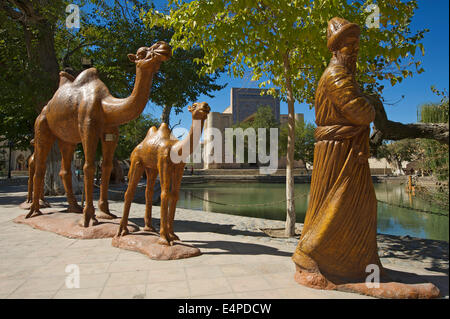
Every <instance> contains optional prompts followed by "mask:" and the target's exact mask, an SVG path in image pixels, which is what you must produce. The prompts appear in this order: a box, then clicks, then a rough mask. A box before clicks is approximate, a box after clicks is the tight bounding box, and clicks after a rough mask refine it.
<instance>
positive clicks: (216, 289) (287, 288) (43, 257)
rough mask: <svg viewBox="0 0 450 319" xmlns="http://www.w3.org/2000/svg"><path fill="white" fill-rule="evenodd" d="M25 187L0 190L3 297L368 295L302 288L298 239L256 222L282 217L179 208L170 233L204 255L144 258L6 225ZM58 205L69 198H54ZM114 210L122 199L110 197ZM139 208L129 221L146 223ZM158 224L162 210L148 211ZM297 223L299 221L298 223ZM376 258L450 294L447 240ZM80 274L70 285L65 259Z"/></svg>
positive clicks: (388, 248)
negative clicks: (274, 234) (275, 234)
mask: <svg viewBox="0 0 450 319" xmlns="http://www.w3.org/2000/svg"><path fill="white" fill-rule="evenodd" d="M25 190H26V186H25V185H15V186H5V185H2V186H0V298H256V299H264V298H369V297H366V296H361V295H357V294H350V293H344V292H337V291H323V290H315V289H310V288H306V287H303V286H301V285H298V284H297V283H296V282H295V281H294V279H293V275H294V270H295V267H294V264H293V262H292V261H291V258H290V257H291V255H292V252H293V251H294V249H295V247H296V244H297V240H298V239H296V238H291V239H273V238H269V237H267V236H266V235H265V234H264V233H262V232H261V231H260V230H259V228H264V227H283V224H284V223H283V222H279V221H268V220H264V219H258V218H248V217H239V216H232V215H225V214H216V213H207V212H203V211H193V210H187V209H177V215H176V221H175V225H174V228H175V231H176V233H177V234H178V235H179V237H180V238H181V239H182V240H183V241H185V242H188V243H191V244H194V245H195V246H197V247H199V248H200V249H201V250H202V252H203V254H202V255H201V256H199V257H194V258H190V259H184V260H174V261H156V260H150V259H149V258H147V257H146V256H144V255H141V254H139V253H137V252H131V251H125V250H121V249H118V248H115V247H112V246H111V239H94V240H78V239H69V238H65V237H62V236H59V235H56V234H53V233H50V232H45V231H40V230H35V229H33V228H31V227H29V226H27V225H22V224H16V223H13V222H12V219H14V218H15V217H16V216H18V215H20V214H23V213H24V212H25V211H23V210H20V209H19V208H18V207H17V206H18V205H19V204H20V203H21V202H22V201H23V200H24V199H25V195H26V193H25ZM50 202H51V203H52V204H53V205H54V206H53V207H54V208H57V207H61V208H63V207H65V205H66V202H65V197H63V196H61V197H54V198H50ZM110 206H111V208H112V210H113V211H115V212H116V213H117V214H118V215H121V214H122V203H121V202H111V203H110ZM143 214H144V205H142V204H133V205H132V207H131V212H130V220H131V221H133V222H135V223H136V224H138V225H140V226H143ZM153 216H154V219H153V221H154V225H155V226H157V227H158V226H159V207H158V206H155V207H154V213H153ZM299 226H301V225H300V224H299ZM379 242H380V256H381V257H382V262H383V264H384V265H386V266H388V267H389V268H391V269H395V270H399V271H407V272H411V273H415V274H420V275H423V276H424V277H425V278H426V279H427V280H429V281H432V282H433V283H435V284H436V285H438V287H439V288H440V290H441V292H442V294H443V295H444V296H447V298H448V244H447V243H443V242H435V241H427V240H418V239H411V238H403V239H399V238H398V237H394V236H384V235H383V236H380V237H379ZM70 264H75V265H77V266H78V267H79V270H80V288H72V289H69V288H67V287H66V284H65V281H66V278H67V276H68V275H69V274H68V273H66V272H65V270H66V267H67V265H70Z"/></svg>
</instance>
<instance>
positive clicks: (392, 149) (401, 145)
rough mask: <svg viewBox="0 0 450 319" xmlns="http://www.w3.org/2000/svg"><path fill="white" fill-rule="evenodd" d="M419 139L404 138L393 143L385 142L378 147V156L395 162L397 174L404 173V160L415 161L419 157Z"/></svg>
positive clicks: (392, 162)
mask: <svg viewBox="0 0 450 319" xmlns="http://www.w3.org/2000/svg"><path fill="white" fill-rule="evenodd" d="M419 154H420V153H419V145H418V141H417V140H414V139H404V140H400V141H395V142H392V143H383V145H381V146H380V147H379V148H378V153H377V158H386V160H387V161H388V162H389V163H391V164H394V166H395V174H397V175H404V172H403V170H402V162H404V161H408V162H410V161H413V160H416V159H418V158H419V156H420V155H419Z"/></svg>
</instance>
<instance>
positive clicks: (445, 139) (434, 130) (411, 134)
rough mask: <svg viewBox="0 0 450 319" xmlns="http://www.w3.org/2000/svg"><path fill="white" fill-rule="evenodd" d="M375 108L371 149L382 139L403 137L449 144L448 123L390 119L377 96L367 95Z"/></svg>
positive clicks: (396, 139) (400, 138)
mask: <svg viewBox="0 0 450 319" xmlns="http://www.w3.org/2000/svg"><path fill="white" fill-rule="evenodd" d="M368 98H369V99H370V100H371V102H372V105H373V106H374V108H375V120H374V122H373V124H374V129H373V131H372V134H371V136H370V145H371V148H372V150H376V148H377V147H378V146H380V145H381V143H382V142H383V140H394V141H398V140H402V139H405V138H427V139H433V140H436V141H438V142H440V143H442V144H447V145H448V144H449V135H448V129H449V127H448V123H410V124H403V123H400V122H394V121H390V120H388V118H387V115H386V111H385V109H384V106H383V103H382V102H381V100H380V99H379V98H378V97H375V96H369V97H368Z"/></svg>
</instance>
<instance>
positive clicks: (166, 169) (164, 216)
mask: <svg viewBox="0 0 450 319" xmlns="http://www.w3.org/2000/svg"><path fill="white" fill-rule="evenodd" d="M167 161H168V160H164V159H162V160H160V162H159V163H158V164H159V165H158V169H159V181H160V183H161V209H160V211H161V219H160V224H161V225H160V229H159V235H160V238H159V240H158V243H159V244H161V245H172V242H171V241H170V237H169V227H168V226H169V225H168V223H167V222H168V203H169V197H170V196H171V194H170V184H171V179H172V176H171V175H172V174H170V166H169V163H168V162H167Z"/></svg>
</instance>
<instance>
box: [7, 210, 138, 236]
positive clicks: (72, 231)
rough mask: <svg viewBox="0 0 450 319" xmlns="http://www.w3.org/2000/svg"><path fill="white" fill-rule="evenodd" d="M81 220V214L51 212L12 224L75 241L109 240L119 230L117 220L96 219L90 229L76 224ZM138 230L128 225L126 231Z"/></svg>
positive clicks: (16, 219) (136, 227)
mask: <svg viewBox="0 0 450 319" xmlns="http://www.w3.org/2000/svg"><path fill="white" fill-rule="evenodd" d="M81 218H82V215H81V214H76V213H68V212H59V211H51V212H43V214H42V215H39V216H34V217H31V218H25V215H20V216H18V217H16V218H15V219H14V222H15V223H19V224H26V225H29V226H31V227H33V228H36V229H40V230H45V231H49V232H52V233H56V234H58V235H62V236H65V237H68V238H77V239H98V238H111V237H114V236H115V235H116V234H117V231H118V230H119V223H120V219H119V218H118V219H113V220H107V219H98V224H97V225H94V226H90V227H81V226H80V225H79V224H78V223H79V221H80V220H81ZM138 230H139V226H137V225H135V224H133V223H129V225H128V231H129V232H130V233H132V232H136V231H138Z"/></svg>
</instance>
